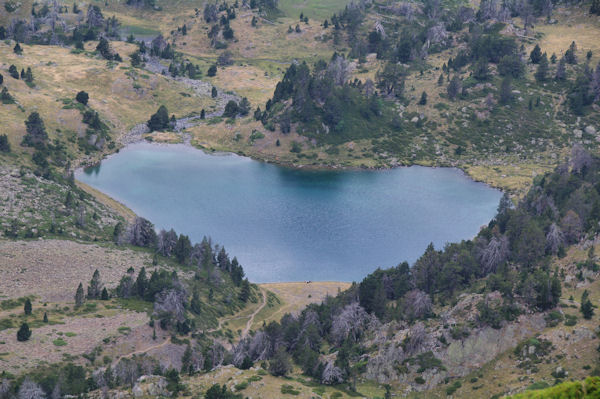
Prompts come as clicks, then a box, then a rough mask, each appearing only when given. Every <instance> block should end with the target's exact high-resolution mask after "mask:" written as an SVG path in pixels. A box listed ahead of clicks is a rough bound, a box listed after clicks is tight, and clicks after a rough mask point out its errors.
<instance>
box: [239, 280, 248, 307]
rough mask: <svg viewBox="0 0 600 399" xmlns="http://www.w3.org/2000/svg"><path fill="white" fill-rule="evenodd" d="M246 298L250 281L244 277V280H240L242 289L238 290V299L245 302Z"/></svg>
mask: <svg viewBox="0 0 600 399" xmlns="http://www.w3.org/2000/svg"><path fill="white" fill-rule="evenodd" d="M248 298H250V282H249V281H248V279H247V278H246V279H244V281H242V289H241V290H240V295H239V299H240V301H242V302H247V301H248Z"/></svg>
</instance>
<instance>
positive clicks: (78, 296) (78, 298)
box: [75, 283, 85, 308]
mask: <svg viewBox="0 0 600 399" xmlns="http://www.w3.org/2000/svg"><path fill="white" fill-rule="evenodd" d="M84 301H85V294H84V293H83V284H81V283H79V286H78V287H77V291H76V292H75V307H76V308H79V307H81V306H82V305H83V302H84Z"/></svg>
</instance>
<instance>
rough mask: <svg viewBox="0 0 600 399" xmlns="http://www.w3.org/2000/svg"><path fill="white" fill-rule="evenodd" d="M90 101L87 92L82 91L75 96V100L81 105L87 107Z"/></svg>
mask: <svg viewBox="0 0 600 399" xmlns="http://www.w3.org/2000/svg"><path fill="white" fill-rule="evenodd" d="M89 99H90V96H89V94H87V93H86V92H85V91H80V92H78V93H77V95H76V96H75V100H76V101H77V102H78V103H81V104H83V105H87V103H88V100H89Z"/></svg>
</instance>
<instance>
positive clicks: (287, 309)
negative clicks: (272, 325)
mask: <svg viewBox="0 0 600 399" xmlns="http://www.w3.org/2000/svg"><path fill="white" fill-rule="evenodd" d="M350 285H351V284H350V283H344V282H337V281H313V282H311V283H306V282H293V283H264V284H260V287H261V288H264V289H266V290H269V291H271V292H272V293H274V294H275V295H277V298H279V300H280V301H281V306H279V307H277V308H276V309H275V311H268V310H267V311H265V312H264V313H263V312H261V313H262V314H261V313H259V314H258V315H257V317H256V319H255V323H254V326H255V327H254V328H256V327H257V326H258V325H262V320H265V321H266V322H267V323H268V322H269V321H279V319H281V317H282V316H283V315H284V314H286V313H292V314H298V313H299V312H300V311H301V310H302V309H304V308H305V307H306V306H307V305H309V304H311V303H320V302H322V301H323V300H324V299H325V298H326V297H327V296H335V295H337V294H338V292H340V291H344V290H346V289H348V288H349V287H350ZM259 323H260V324H259Z"/></svg>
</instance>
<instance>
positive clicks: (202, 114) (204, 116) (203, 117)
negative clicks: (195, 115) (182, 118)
mask: <svg viewBox="0 0 600 399" xmlns="http://www.w3.org/2000/svg"><path fill="white" fill-rule="evenodd" d="M200 119H206V111H205V110H204V108H202V110H201V111H200Z"/></svg>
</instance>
